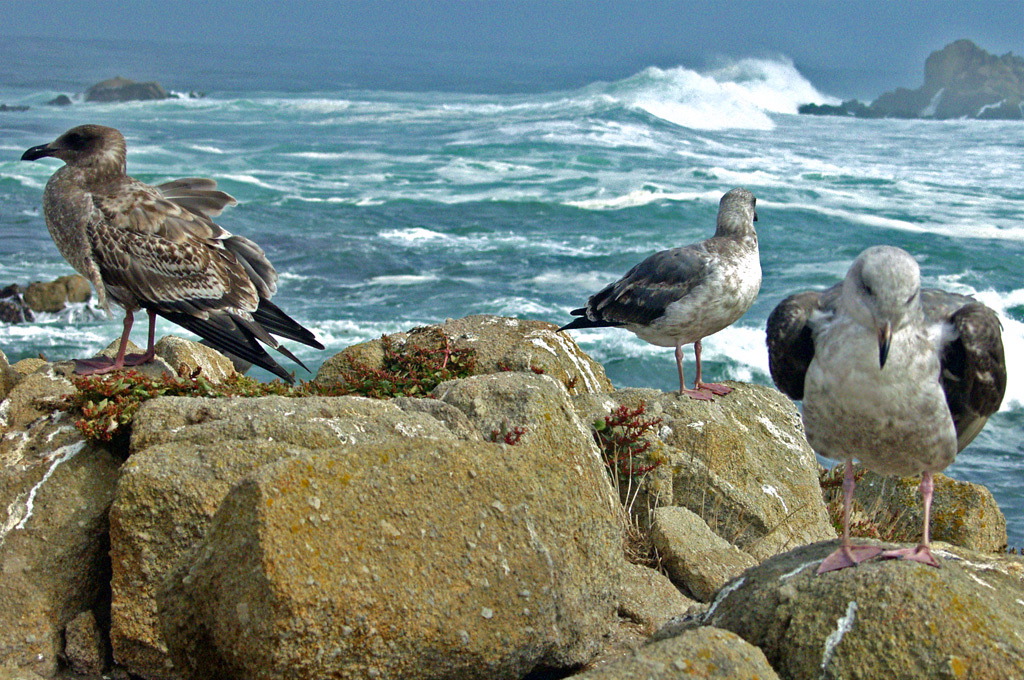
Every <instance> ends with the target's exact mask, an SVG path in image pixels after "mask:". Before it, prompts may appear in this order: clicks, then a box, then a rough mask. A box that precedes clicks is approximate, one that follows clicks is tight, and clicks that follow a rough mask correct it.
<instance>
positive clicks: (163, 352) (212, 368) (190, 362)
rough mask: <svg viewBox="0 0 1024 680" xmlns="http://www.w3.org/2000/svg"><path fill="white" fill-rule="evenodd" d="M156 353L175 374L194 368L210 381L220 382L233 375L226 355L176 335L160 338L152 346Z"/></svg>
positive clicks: (190, 371)
mask: <svg viewBox="0 0 1024 680" xmlns="http://www.w3.org/2000/svg"><path fill="white" fill-rule="evenodd" d="M154 349H155V350H156V355H157V356H158V357H160V358H161V359H163V360H164V361H166V362H167V364H168V365H170V366H171V368H173V369H174V370H175V372H176V374H177V375H181V374H182V373H184V374H186V375H189V374H192V373H194V372H195V371H196V370H198V371H199V374H200V375H202V376H203V377H204V378H206V379H207V380H209V381H210V382H221V381H222V380H224V379H225V378H229V377H231V376H233V375H235V367H234V365H233V364H232V363H231V360H230V359H228V358H227V357H226V356H224V355H223V354H221V353H220V352H218V351H217V350H215V349H213V348H212V347H208V346H206V345H203V344H200V343H198V342H193V341H192V340H186V339H185V338H179V337H178V336H176V335H167V336H164V337H162V338H160V340H159V342H157V343H156V346H155V347H154Z"/></svg>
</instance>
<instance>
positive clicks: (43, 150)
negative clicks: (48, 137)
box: [21, 144, 53, 161]
mask: <svg viewBox="0 0 1024 680" xmlns="http://www.w3.org/2000/svg"><path fill="white" fill-rule="evenodd" d="M52 155H53V150H52V149H51V148H50V145H49V144H40V145H39V146H33V147H32V148H31V149H29V150H28V151H26V152H25V153H23V154H21V160H23V161H35V160H39V159H40V158H45V157H46V156H52Z"/></svg>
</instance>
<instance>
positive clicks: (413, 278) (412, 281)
mask: <svg viewBox="0 0 1024 680" xmlns="http://www.w3.org/2000/svg"><path fill="white" fill-rule="evenodd" d="M437 280H438V279H437V276H436V275H435V274H422V275H418V274H396V275H392V276H374V277H373V278H371V279H370V280H369V283H371V284H376V285H379V286H418V285H420V284H423V283H430V282H431V281H437Z"/></svg>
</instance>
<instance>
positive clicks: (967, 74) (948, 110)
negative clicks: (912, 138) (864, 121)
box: [799, 40, 1024, 120]
mask: <svg viewBox="0 0 1024 680" xmlns="http://www.w3.org/2000/svg"><path fill="white" fill-rule="evenodd" d="M1022 105H1024V58H1021V57H1018V56H1016V55H1014V54H1013V53H1007V54H1004V55H1002V56H996V55H993V54H990V53H988V52H986V51H985V50H983V49H981V48H980V47H978V46H977V45H975V44H974V43H973V42H971V41H970V40H957V41H956V42H953V43H950V44H949V45H946V46H945V47H944V48H942V49H941V50H938V51H937V52H932V53H931V55H929V56H928V59H927V60H926V61H925V65H924V83H923V84H922V85H921V86H920V87H918V88H916V89H907V88H902V87H901V88H898V89H896V90H893V91H891V92H886V93H884V94H882V95H881V96H879V97H878V98H877V99H876V100H875V101H874V102H872V103H871V104H863V103H861V102H859V101H857V100H855V99H853V100H849V101H845V102H843V103H842V104H840V105H839V106H832V105H819V104H806V105H803V106H801V107H800V108H799V111H800V113H807V114H813V115H838V116H855V117H858V118H931V119H935V120H947V119H952V118H976V119H990V120H1021V119H1022V118H1024V108H1022Z"/></svg>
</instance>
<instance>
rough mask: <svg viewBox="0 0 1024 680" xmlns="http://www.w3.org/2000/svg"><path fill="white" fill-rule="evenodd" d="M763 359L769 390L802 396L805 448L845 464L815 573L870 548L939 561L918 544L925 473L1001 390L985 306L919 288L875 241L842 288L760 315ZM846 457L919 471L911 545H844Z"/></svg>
mask: <svg viewBox="0 0 1024 680" xmlns="http://www.w3.org/2000/svg"><path fill="white" fill-rule="evenodd" d="M768 364H769V368H770V369H771V374H772V379H773V380H774V381H775V384H776V385H778V387H779V389H780V390H782V391H783V392H785V393H786V394H787V395H789V396H790V397H791V398H793V399H803V421H804V429H805V431H806V433H807V441H808V442H809V443H810V445H811V448H813V449H814V450H815V451H817V452H818V453H819V454H821V455H823V456H827V457H829V458H836V459H839V460H845V461H846V476H845V480H844V482H843V538H842V541H841V543H840V545H839V549H838V550H836V551H835V552H834V553H832V554H831V555H829V556H828V557H827V558H826V559H825V560H824V561H823V562H822V563H821V566H820V567H819V568H818V573H819V574H820V573H823V572H827V571H833V570H836V569H843V568H845V567H851V566H853V565H855V564H858V563H860V562H863V561H865V560H868V559H871V558H872V557H875V556H876V555H879V554H881V556H882V557H899V558H903V559H908V560H914V561H916V562H923V563H924V564H930V565H932V566H935V567H937V566H939V563H938V562H937V561H936V559H935V557H934V556H933V555H932V553H931V550H930V549H929V543H930V538H931V537H930V534H929V520H930V519H931V503H932V491H933V482H932V475H933V473H935V472H938V471H940V470H943V469H945V468H946V467H947V466H948V465H949V464H950V463H952V462H953V459H954V458H955V457H956V454H957V453H958V452H959V451H960V450H961V449H963V448H964V447H965V446H967V444H969V443H970V441H971V440H972V439H974V437H975V436H976V435H977V434H978V432H980V431H981V428H982V427H983V426H984V425H985V422H986V421H987V420H988V417H989V416H990V415H991V414H993V413H995V412H996V410H998V408H999V404H1000V403H1001V402H1002V400H1003V393H1004V391H1005V389H1006V364H1005V362H1004V359H1003V344H1002V339H1001V333H1000V326H999V318H998V317H997V316H996V314H995V312H993V311H992V310H991V309H989V308H988V307H986V306H985V305H983V304H981V303H980V302H977V301H975V300H974V299H972V298H970V297H967V296H966V295H957V294H955V293H947V292H945V291H942V290H936V289H932V288H921V274H920V270H919V269H918V266H917V262H915V261H914V258H913V257H911V256H910V254H909V253H907V252H906V251H904V250H901V249H899V248H892V247H889V246H875V247H873V248H868V249H867V250H865V251H864V252H863V253H861V254H860V256H859V257H858V258H857V259H856V260H855V261H854V262H853V265H852V266H851V267H850V270H849V272H848V273H847V274H846V278H845V279H844V280H843V282H842V283H839V284H837V285H835V286H833V287H832V288H829V289H828V290H825V291H804V292H801V293H796V294H794V295H791V296H789V297H788V298H786V299H785V300H783V301H782V302H781V303H779V306H778V307H776V308H775V311H773V312H772V313H771V315H770V316H769V317H768ZM854 458H857V459H858V460H860V461H861V462H862V463H863V464H864V465H865V466H867V467H868V468H870V469H872V470H874V471H875V472H878V473H881V474H888V475H901V476H902V475H916V474H920V475H921V496H922V498H923V500H924V529H923V531H922V536H921V542H920V544H919V545H918V546H917V547H916V548H902V549H899V550H888V551H884V552H883V551H882V549H881V548H878V547H876V546H871V545H852V544H851V543H850V509H851V505H852V502H853V491H854V480H853V459H854Z"/></svg>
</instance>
